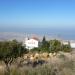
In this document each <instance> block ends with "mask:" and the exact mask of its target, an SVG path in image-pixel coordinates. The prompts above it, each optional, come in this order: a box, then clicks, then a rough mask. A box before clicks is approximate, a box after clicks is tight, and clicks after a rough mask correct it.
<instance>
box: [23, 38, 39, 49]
mask: <svg viewBox="0 0 75 75" xmlns="http://www.w3.org/2000/svg"><path fill="white" fill-rule="evenodd" d="M24 45H25V47H26V48H27V49H29V50H30V49H33V48H37V47H38V39H37V38H35V37H33V38H31V39H28V38H26V39H25V42H24Z"/></svg>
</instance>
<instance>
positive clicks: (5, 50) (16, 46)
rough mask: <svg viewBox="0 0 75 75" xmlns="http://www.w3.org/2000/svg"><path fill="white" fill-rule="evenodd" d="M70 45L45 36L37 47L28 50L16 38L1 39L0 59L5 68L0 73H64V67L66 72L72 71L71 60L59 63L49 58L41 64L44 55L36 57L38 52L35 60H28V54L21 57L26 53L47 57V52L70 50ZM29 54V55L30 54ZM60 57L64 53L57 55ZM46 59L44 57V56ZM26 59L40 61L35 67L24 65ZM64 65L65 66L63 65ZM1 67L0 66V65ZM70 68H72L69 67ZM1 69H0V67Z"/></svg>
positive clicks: (39, 74) (56, 74)
mask: <svg viewBox="0 0 75 75" xmlns="http://www.w3.org/2000/svg"><path fill="white" fill-rule="evenodd" d="M71 50H72V49H71V47H70V44H68V45H63V44H62V43H61V42H60V41H58V40H56V39H55V40H50V41H47V40H46V38H45V36H44V37H43V40H42V42H41V43H40V45H39V47H38V48H34V49H32V50H30V51H28V50H27V49H26V48H25V47H24V46H23V45H22V43H21V42H18V41H16V40H12V41H1V42H0V61H2V62H4V64H5V65H6V68H5V70H2V71H0V75H66V73H65V72H66V71H65V69H67V72H68V71H69V72H72V69H73V67H74V66H73V65H70V64H73V62H71V61H68V62H67V61H66V62H65V61H64V60H63V62H62V63H61V64H60V62H59V63H52V62H51V61H52V60H51V59H50V60H49V62H46V63H44V64H43V65H42V63H43V62H44V61H43V59H42V58H44V56H39V58H38V57H37V55H38V54H36V58H35V59H36V61H34V63H33V61H32V62H30V60H29V56H27V57H26V58H27V59H24V58H23V55H24V54H26V53H36V52H38V53H45V54H46V56H47V58H49V54H48V53H58V52H59V51H63V52H71ZM47 54H48V55H47ZM31 55H32V58H31V57H30V58H31V59H32V60H33V57H34V54H31ZM31 55H30V56H31ZM54 56H55V55H54ZM58 58H60V59H62V58H63V59H65V57H64V55H62V54H61V56H60V57H58ZM45 59H46V57H45ZM26 61H28V63H27V65H28V64H32V65H34V64H38V63H39V62H40V63H41V66H40V64H38V66H36V67H34V68H33V67H32V66H29V65H28V66H26V65H25V64H24V63H25V62H26ZM37 62H38V63H37ZM53 62H55V61H53ZM63 63H65V64H67V65H68V66H70V67H67V66H66V65H65V64H63ZM64 65H65V66H66V67H65V66H64ZM0 68H1V66H0ZM71 68H72V69H71ZM0 70H1V69H0ZM68 75H74V74H72V73H70V74H68Z"/></svg>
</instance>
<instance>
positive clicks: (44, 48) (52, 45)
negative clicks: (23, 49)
mask: <svg viewBox="0 0 75 75" xmlns="http://www.w3.org/2000/svg"><path fill="white" fill-rule="evenodd" d="M31 51H38V52H50V53H54V52H56V53H57V52H59V51H63V52H71V51H72V49H71V47H70V43H69V44H67V45H63V44H62V43H61V42H60V41H59V40H56V39H54V40H50V41H47V40H46V38H45V36H44V37H43V40H42V42H41V44H40V46H39V47H38V48H34V49H32V50H31Z"/></svg>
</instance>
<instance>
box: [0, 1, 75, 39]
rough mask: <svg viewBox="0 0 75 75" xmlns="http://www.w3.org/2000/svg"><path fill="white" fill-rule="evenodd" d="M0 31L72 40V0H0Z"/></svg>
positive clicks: (74, 29) (74, 21)
mask: <svg viewBox="0 0 75 75" xmlns="http://www.w3.org/2000/svg"><path fill="white" fill-rule="evenodd" d="M2 32H8V33H9V32H14V33H15V34H17V32H19V33H21V34H22V33H30V34H39V35H42V34H43V35H49V36H50V35H60V37H61V38H63V39H71V40H72V39H74V40H75V33H74V32H75V1H74V0H0V33H2ZM11 35H13V34H11ZM0 36H1V35H0Z"/></svg>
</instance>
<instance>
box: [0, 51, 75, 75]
mask: <svg viewBox="0 0 75 75" xmlns="http://www.w3.org/2000/svg"><path fill="white" fill-rule="evenodd" d="M37 56H39V55H38V54H36V57H37ZM44 57H45V56H44ZM21 60H23V59H22V58H21V59H20V60H18V59H17V62H15V63H14V64H12V65H11V66H10V75H75V61H74V60H75V54H74V53H63V52H59V53H58V54H57V55H56V56H52V57H51V56H50V57H49V58H48V62H47V63H45V64H43V65H38V66H36V67H32V66H26V65H22V66H19V65H18V64H20V61H21ZM18 61H19V62H18ZM25 61H26V59H25ZM17 63H18V64H17ZM21 64H22V63H21ZM0 65H1V66H0V75H7V74H6V68H5V67H4V65H2V64H0Z"/></svg>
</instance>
